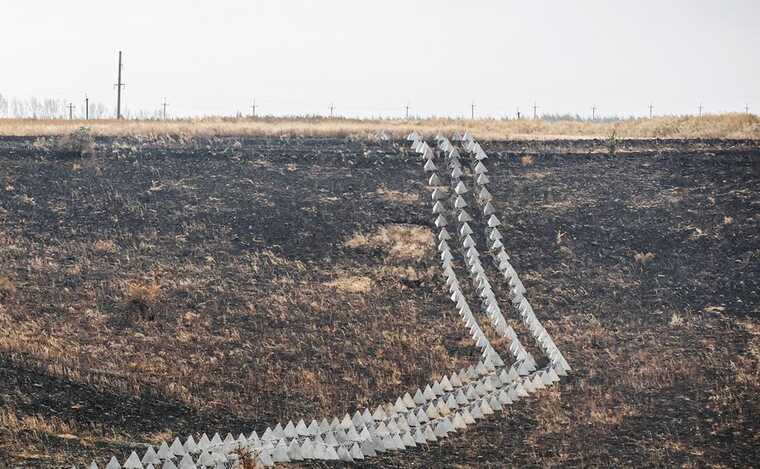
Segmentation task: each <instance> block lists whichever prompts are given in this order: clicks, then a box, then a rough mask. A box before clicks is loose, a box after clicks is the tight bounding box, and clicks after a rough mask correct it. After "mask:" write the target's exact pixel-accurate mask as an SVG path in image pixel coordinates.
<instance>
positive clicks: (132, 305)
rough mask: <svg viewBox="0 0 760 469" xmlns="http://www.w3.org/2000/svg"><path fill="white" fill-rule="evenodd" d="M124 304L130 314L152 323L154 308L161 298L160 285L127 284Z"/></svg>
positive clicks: (154, 314) (154, 313)
mask: <svg viewBox="0 0 760 469" xmlns="http://www.w3.org/2000/svg"><path fill="white" fill-rule="evenodd" d="M126 290H127V291H126V297H125V303H126V306H127V309H128V311H129V312H130V313H133V314H137V316H138V317H139V318H140V319H147V320H148V321H152V320H154V319H155V318H156V306H157V304H158V300H159V297H160V296H161V285H160V284H159V283H157V282H155V281H154V282H152V283H143V282H129V283H127V285H126Z"/></svg>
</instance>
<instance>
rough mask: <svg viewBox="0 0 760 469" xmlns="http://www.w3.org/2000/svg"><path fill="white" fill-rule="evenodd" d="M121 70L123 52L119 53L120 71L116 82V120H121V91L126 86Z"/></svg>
mask: <svg viewBox="0 0 760 469" xmlns="http://www.w3.org/2000/svg"><path fill="white" fill-rule="evenodd" d="M121 68H122V65H121V51H119V70H118V74H117V76H118V78H117V81H116V119H121V89H122V88H123V87H124V86H125V85H124V83H122V82H121Z"/></svg>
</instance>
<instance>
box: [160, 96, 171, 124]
mask: <svg viewBox="0 0 760 469" xmlns="http://www.w3.org/2000/svg"><path fill="white" fill-rule="evenodd" d="M168 105H169V103H167V102H166V98H164V102H163V103H161V106H163V108H164V111H163V116H164V120H166V106H168Z"/></svg>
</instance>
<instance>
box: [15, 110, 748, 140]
mask: <svg viewBox="0 0 760 469" xmlns="http://www.w3.org/2000/svg"><path fill="white" fill-rule="evenodd" d="M81 126H87V127H90V128H91V129H92V132H93V133H94V134H95V135H100V136H138V135H141V136H149V135H165V134H170V135H177V136H179V135H184V136H188V137H190V136H272V137H279V136H284V135H286V136H304V137H348V136H350V137H355V138H374V137H376V136H377V135H378V134H379V133H381V132H385V133H386V135H388V136H390V137H393V138H400V137H402V136H404V135H406V134H408V133H409V132H411V131H412V130H416V131H418V132H423V133H429V134H434V133H436V132H441V133H445V134H453V133H454V132H457V131H462V130H469V131H470V132H471V133H472V134H473V135H474V136H475V137H476V138H478V139H487V140H503V139H544V138H548V139H552V138H610V136H612V135H613V132H614V134H615V136H616V137H618V138H739V139H760V118H758V117H757V116H754V115H747V114H724V115H707V116H704V117H655V118H654V119H630V120H625V121H620V122H601V121H600V122H580V121H556V122H550V121H544V120H528V119H522V120H495V119H480V120H478V119H476V120H467V119H422V120H416V119H411V120H402V119H388V120H373V119H342V118H334V119H328V118H269V117H265V118H256V119H250V118H241V119H234V118H204V119H182V120H169V121H158V120H147V121H146V120H143V121H138V120H128V121H124V120H122V121H117V120H91V121H79V120H73V121H69V120H36V119H0V135H5V136H40V135H61V134H66V133H69V132H71V131H73V130H74V129H76V128H78V127H81Z"/></svg>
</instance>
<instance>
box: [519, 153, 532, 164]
mask: <svg viewBox="0 0 760 469" xmlns="http://www.w3.org/2000/svg"><path fill="white" fill-rule="evenodd" d="M534 163H535V158H534V157H533V155H523V156H521V157H520V164H521V165H523V166H533V164H534Z"/></svg>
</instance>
